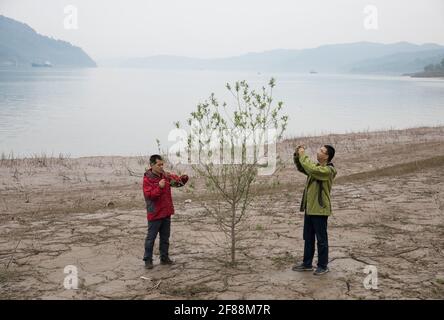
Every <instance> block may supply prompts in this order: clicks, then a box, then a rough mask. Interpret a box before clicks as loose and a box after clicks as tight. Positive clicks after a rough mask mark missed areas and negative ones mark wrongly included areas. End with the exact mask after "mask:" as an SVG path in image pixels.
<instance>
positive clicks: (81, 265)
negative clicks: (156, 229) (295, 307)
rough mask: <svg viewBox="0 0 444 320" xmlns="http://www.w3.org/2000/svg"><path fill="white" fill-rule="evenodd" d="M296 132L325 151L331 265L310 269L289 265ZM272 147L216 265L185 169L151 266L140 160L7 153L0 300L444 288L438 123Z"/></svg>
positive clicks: (413, 294)
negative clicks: (331, 180)
mask: <svg viewBox="0 0 444 320" xmlns="http://www.w3.org/2000/svg"><path fill="white" fill-rule="evenodd" d="M300 142H303V143H305V144H306V145H307V146H308V147H309V149H308V152H309V153H310V154H311V155H312V156H314V155H315V151H316V148H318V147H319V146H320V145H321V144H324V143H332V144H333V145H335V147H336V150H337V153H336V157H335V159H334V163H335V165H336V167H337V169H338V176H337V179H336V181H335V184H334V186H333V192H332V201H333V203H332V205H333V212H334V215H333V216H332V217H331V218H330V219H329V240H330V269H331V272H330V273H328V274H326V275H324V276H322V277H315V276H313V275H312V274H311V273H302V274H301V273H297V272H294V271H292V270H291V267H292V265H293V264H294V263H295V262H300V261H301V258H302V253H303V240H302V226H303V214H302V213H300V212H299V211H298V209H299V203H300V202H299V201H300V199H301V193H302V191H303V185H304V181H305V179H304V177H303V176H302V175H301V174H299V173H298V172H297V171H296V169H295V168H294V165H293V164H292V162H291V156H292V153H293V149H294V147H295V146H296V145H297V144H299V143H300ZM278 151H279V154H280V156H281V158H282V160H283V165H282V166H281V167H280V169H279V171H278V172H276V173H275V174H274V175H273V176H268V177H260V179H259V180H258V187H257V189H256V196H255V199H254V202H253V205H252V207H251V208H250V210H249V215H248V221H247V225H248V230H247V231H246V232H244V233H243V236H244V240H243V241H242V242H241V243H240V246H241V247H240V250H239V252H238V255H237V257H238V265H237V266H236V267H231V266H229V265H227V264H226V261H227V260H228V259H227V256H226V254H227V252H226V250H225V249H224V248H223V247H222V246H221V245H220V244H221V243H223V235H222V234H220V232H219V231H218V230H217V229H216V228H215V226H214V224H213V223H212V222H211V220H210V219H209V218H208V217H207V216H206V215H205V213H204V212H203V210H202V206H201V203H202V201H211V197H209V196H208V195H207V194H206V193H205V190H204V188H203V187H202V186H201V183H200V182H199V181H198V180H197V179H196V178H192V179H191V180H190V183H191V186H192V185H194V187H195V189H196V190H197V192H193V193H191V192H190V190H191V188H190V186H187V187H186V188H183V189H177V190H174V194H173V196H174V200H175V207H176V214H175V215H174V216H173V221H172V223H173V225H172V237H171V241H170V242H171V247H170V251H171V256H172V257H173V259H175V260H176V264H175V265H173V266H161V265H159V264H158V262H159V261H158V258H157V257H158V256H157V255H156V258H155V261H154V262H155V267H154V269H153V270H145V269H144V266H143V261H142V260H141V258H142V255H143V245H144V238H145V234H146V213H145V209H144V200H143V195H142V192H141V175H142V173H143V171H144V168H145V167H146V165H147V159H146V158H143V157H132V158H125V157H88V158H78V159H71V158H66V157H59V158H46V157H45V156H40V157H33V158H29V159H22V160H15V159H13V160H11V159H8V155H6V156H5V157H3V159H2V160H0V177H1V180H0V181H1V182H0V298H3V299H51V298H55V299H108V298H111V299H195V298H198V299H392V298H395V299H437V298H444V216H443V210H444V191H443V190H444V188H443V187H444V182H443V178H444V127H433V128H413V129H407V130H399V131H395V130H393V131H381V132H363V133H350V134H342V135H340V134H335V135H324V136H319V137H302V138H297V139H290V140H287V141H285V142H283V143H282V144H281V145H279V148H278ZM174 169H175V170H179V171H182V172H183V171H187V173H190V169H189V168H186V167H181V168H174ZM186 199H191V200H192V202H191V203H185V200H186ZM157 245H158V242H157V243H156V248H157ZM156 250H157V249H156ZM315 261H316V259H315ZM67 265H75V266H76V267H77V269H78V276H79V285H78V289H77V290H67V289H65V288H64V286H63V282H64V278H65V276H67V274H64V268H65V266H67ZM366 265H373V266H375V267H376V268H377V271H378V288H377V289H366V288H365V287H364V285H363V281H364V279H365V278H366V276H367V274H366V273H365V272H364V268H365V267H366Z"/></svg>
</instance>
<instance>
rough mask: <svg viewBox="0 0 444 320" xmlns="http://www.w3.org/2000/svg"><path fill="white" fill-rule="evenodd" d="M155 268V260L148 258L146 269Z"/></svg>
mask: <svg viewBox="0 0 444 320" xmlns="http://www.w3.org/2000/svg"><path fill="white" fill-rule="evenodd" d="M152 268H153V261H152V260H146V261H145V269H152Z"/></svg>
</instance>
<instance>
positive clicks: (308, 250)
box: [303, 213, 328, 269]
mask: <svg viewBox="0 0 444 320" xmlns="http://www.w3.org/2000/svg"><path fill="white" fill-rule="evenodd" d="M327 220H328V216H314V215H313V216H311V215H307V213H305V216H304V240H305V243H304V262H303V263H304V266H306V267H312V263H313V257H314V253H315V237H316V240H317V244H318V267H321V268H323V269H325V268H327V264H328V234H327Z"/></svg>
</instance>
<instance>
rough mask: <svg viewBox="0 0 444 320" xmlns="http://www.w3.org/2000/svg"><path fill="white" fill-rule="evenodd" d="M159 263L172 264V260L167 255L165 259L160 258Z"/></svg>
mask: <svg viewBox="0 0 444 320" xmlns="http://www.w3.org/2000/svg"><path fill="white" fill-rule="evenodd" d="M160 264H164V265H166V264H168V265H171V264H174V261H173V260H171V259H170V258H168V257H167V258H165V259H160Z"/></svg>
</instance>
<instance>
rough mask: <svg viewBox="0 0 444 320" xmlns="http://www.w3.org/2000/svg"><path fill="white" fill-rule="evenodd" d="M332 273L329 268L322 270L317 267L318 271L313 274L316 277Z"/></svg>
mask: <svg viewBox="0 0 444 320" xmlns="http://www.w3.org/2000/svg"><path fill="white" fill-rule="evenodd" d="M329 271H330V269H328V267H327V268H325V269H324V268H321V267H317V268H316V271H315V272H314V273H313V274H314V275H315V276H320V275H322V274H324V273H327V272H329Z"/></svg>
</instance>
